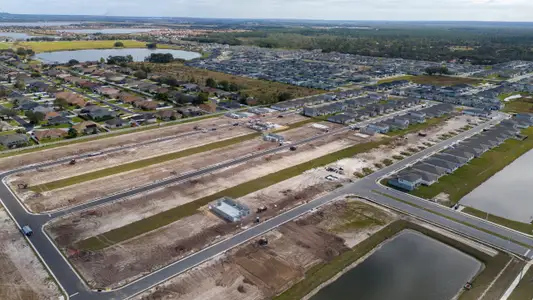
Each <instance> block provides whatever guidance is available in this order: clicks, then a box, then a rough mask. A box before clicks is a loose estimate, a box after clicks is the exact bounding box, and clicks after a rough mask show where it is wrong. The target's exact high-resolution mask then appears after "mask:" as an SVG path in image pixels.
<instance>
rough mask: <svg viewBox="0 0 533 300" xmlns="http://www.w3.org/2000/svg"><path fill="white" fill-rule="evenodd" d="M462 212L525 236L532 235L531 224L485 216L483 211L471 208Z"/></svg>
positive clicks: (532, 227) (532, 225)
mask: <svg viewBox="0 0 533 300" xmlns="http://www.w3.org/2000/svg"><path fill="white" fill-rule="evenodd" d="M463 212H464V213H467V214H471V215H473V216H476V217H479V218H482V219H487V220H489V221H491V222H494V223H497V224H500V225H503V226H505V227H508V228H512V229H514V230H518V231H521V232H523V233H527V234H531V233H533V224H528V223H522V222H517V221H513V220H509V219H505V218H502V217H498V216H495V215H492V214H487V213H486V212H484V211H481V210H477V209H475V208H472V207H465V209H463Z"/></svg>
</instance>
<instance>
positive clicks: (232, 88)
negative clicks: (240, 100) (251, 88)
mask: <svg viewBox="0 0 533 300" xmlns="http://www.w3.org/2000/svg"><path fill="white" fill-rule="evenodd" d="M240 89H241V88H240V87H239V86H238V85H237V84H236V83H235V82H232V83H230V84H229V91H230V92H236V91H238V90H240Z"/></svg>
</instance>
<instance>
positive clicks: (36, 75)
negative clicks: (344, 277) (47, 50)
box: [30, 71, 41, 78]
mask: <svg viewBox="0 0 533 300" xmlns="http://www.w3.org/2000/svg"><path fill="white" fill-rule="evenodd" d="M30 76H31V77H32V78H37V77H41V73H39V72H37V71H34V72H31V75H30Z"/></svg>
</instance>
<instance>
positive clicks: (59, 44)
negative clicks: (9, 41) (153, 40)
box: [17, 40, 159, 53]
mask: <svg viewBox="0 0 533 300" xmlns="http://www.w3.org/2000/svg"><path fill="white" fill-rule="evenodd" d="M115 42H116V41H53V42H21V43H19V44H18V45H17V46H19V47H25V48H31V49H32V50H33V51H35V52H36V53H39V52H51V51H65V50H84V49H113V48H116V49H121V48H146V43H145V42H139V41H132V40H123V41H120V42H122V43H123V44H124V47H115ZM158 46H159V45H158Z"/></svg>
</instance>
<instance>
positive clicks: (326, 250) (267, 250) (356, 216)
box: [136, 200, 395, 300]
mask: <svg viewBox="0 0 533 300" xmlns="http://www.w3.org/2000/svg"><path fill="white" fill-rule="evenodd" d="M368 217H372V218H375V220H376V221H377V223H379V224H377V223H372V222H361V223H360V224H359V225H358V226H351V227H345V228H344V229H343V230H342V233H343V234H345V235H347V236H350V235H351V236H358V235H362V236H368V235H369V234H372V233H373V232H376V231H377V230H379V229H380V228H382V226H384V225H383V224H387V223H389V222H391V221H392V220H394V219H395V215H394V214H392V213H390V212H387V211H382V210H380V209H379V208H376V207H373V206H371V205H368V204H366V203H362V202H358V201H351V200H338V201H337V202H334V203H333V204H330V205H327V206H326V207H323V208H321V209H319V210H318V211H316V212H314V213H313V214H309V215H306V216H304V217H302V218H300V219H299V220H297V221H292V222H289V223H287V224H285V225H283V226H281V227H280V228H279V229H276V230H273V231H271V232H269V233H267V234H266V235H265V236H264V237H265V238H267V239H268V245H266V246H259V245H258V244H257V240H254V241H253V242H250V243H248V244H245V245H243V246H241V247H238V248H236V249H234V250H232V251H230V252H229V253H228V254H226V255H222V256H220V257H218V258H217V259H214V260H212V261H209V262H207V263H205V264H202V265H200V266H198V267H196V268H195V269H193V270H190V271H188V272H186V273H184V274H181V275H179V276H177V277H175V278H173V279H170V280H169V281H167V282H165V283H163V284H162V285H160V286H158V287H156V288H153V289H151V290H149V291H147V292H145V293H143V294H141V295H139V296H138V297H137V298H136V299H138V300H139V299H142V300H155V299H168V300H170V299H176V300H177V299H202V300H203V299H206V300H208V299H213V300H214V299H217V300H219V299H220V300H230V299H231V300H243V299H246V300H248V299H254V300H255V299H270V298H272V297H273V296H275V295H277V294H279V293H281V292H282V291H283V290H285V289H286V288H288V287H290V286H291V285H292V284H294V283H295V282H297V281H299V280H300V279H301V278H303V276H304V274H305V271H307V270H309V269H310V268H311V267H313V266H314V265H316V264H318V263H322V262H327V261H329V260H330V259H332V258H333V257H335V256H337V255H339V254H340V253H342V252H344V251H346V250H348V249H349V248H348V247H347V246H346V244H345V240H344V239H343V238H341V237H339V236H338V235H337V234H338V232H337V234H335V232H334V231H332V230H331V228H334V229H335V230H338V226H339V225H340V224H343V225H346V224H353V223H354V220H359V221H361V220H366V219H367V218H368ZM380 218H382V219H380ZM226 272H227V273H226ZM205 274H209V275H210V276H202V275H205ZM226 274H227V275H226ZM226 276H228V278H227V280H224V279H226ZM212 289H215V290H216V291H217V293H216V294H212V293H210V292H209V291H211V290H212Z"/></svg>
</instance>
